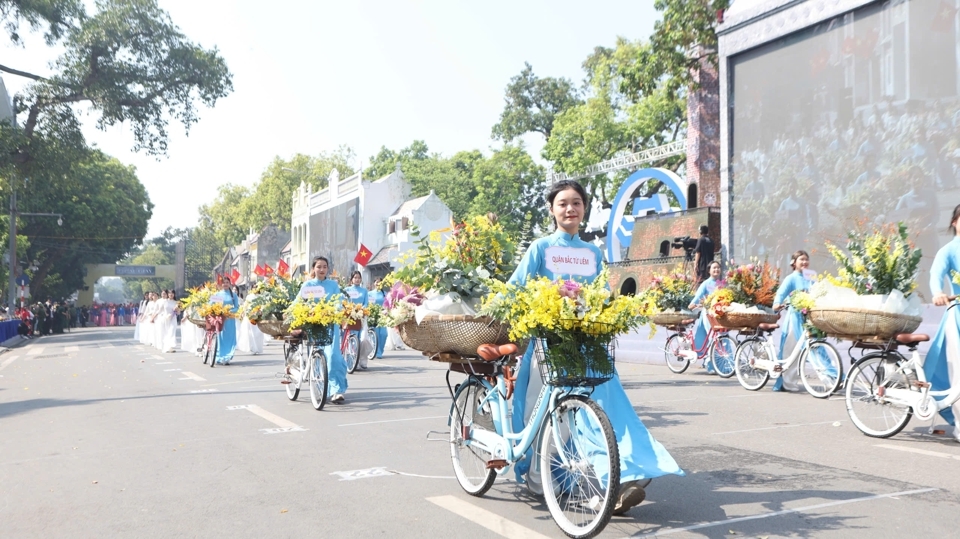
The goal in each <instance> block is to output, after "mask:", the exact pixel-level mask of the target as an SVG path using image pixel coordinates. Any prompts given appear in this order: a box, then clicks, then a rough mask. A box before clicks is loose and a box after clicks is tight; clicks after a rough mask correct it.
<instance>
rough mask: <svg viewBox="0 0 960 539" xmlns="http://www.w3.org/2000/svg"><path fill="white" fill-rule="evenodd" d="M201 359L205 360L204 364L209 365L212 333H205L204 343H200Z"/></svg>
mask: <svg viewBox="0 0 960 539" xmlns="http://www.w3.org/2000/svg"><path fill="white" fill-rule="evenodd" d="M199 352H200V357H202V358H203V364H204V365H206V364H207V360H208V359H210V332H209V331H207V332H204V334H203V341H202V342H201V343H200V350H199Z"/></svg>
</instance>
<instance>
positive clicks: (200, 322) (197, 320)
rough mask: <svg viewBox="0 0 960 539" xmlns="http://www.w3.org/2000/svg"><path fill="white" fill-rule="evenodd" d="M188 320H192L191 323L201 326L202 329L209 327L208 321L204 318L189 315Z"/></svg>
mask: <svg viewBox="0 0 960 539" xmlns="http://www.w3.org/2000/svg"><path fill="white" fill-rule="evenodd" d="M187 322H190V323H191V324H193V325H195V326H197V327H198V328H200V329H204V328H206V327H207V321H206V320H204V319H203V318H189V317H188V318H187Z"/></svg>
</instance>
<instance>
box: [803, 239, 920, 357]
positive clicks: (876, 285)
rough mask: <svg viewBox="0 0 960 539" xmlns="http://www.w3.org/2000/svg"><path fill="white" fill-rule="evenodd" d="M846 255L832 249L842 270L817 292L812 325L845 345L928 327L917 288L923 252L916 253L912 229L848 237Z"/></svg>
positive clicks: (812, 289) (885, 337)
mask: <svg viewBox="0 0 960 539" xmlns="http://www.w3.org/2000/svg"><path fill="white" fill-rule="evenodd" d="M847 238H848V241H847V246H846V247H847V248H846V251H844V250H842V249H840V248H839V247H837V246H836V245H834V244H832V243H828V244H827V249H828V250H829V251H830V254H831V255H832V256H833V257H834V259H835V260H836V261H837V263H838V265H839V270H838V272H837V276H836V277H834V276H832V275H827V276H826V280H825V282H823V283H818V284H817V285H814V287H812V288H811V294H812V295H813V296H814V299H815V303H814V305H813V307H812V308H810V309H809V316H810V322H811V324H813V325H814V326H815V327H817V328H818V329H820V330H821V331H824V332H826V333H827V334H830V335H832V336H836V337H838V338H843V339H853V340H862V339H870V338H872V339H889V338H891V337H893V336H895V335H896V334H898V333H911V332H913V331H915V330H916V329H917V328H918V327H919V326H920V322H921V321H922V319H921V317H920V316H919V315H920V302H919V298H918V297H917V295H916V294H914V293H913V292H914V291H915V290H916V288H917V283H916V279H917V273H918V271H919V267H920V258H921V252H920V249H914V248H913V246H912V245H911V243H910V241H909V237H908V235H907V227H906V226H905V225H904V224H903V223H899V224H898V225H897V226H896V228H895V229H894V228H892V227H878V228H875V229H874V230H873V231H871V232H870V233H858V232H851V233H849V234H848V235H847Z"/></svg>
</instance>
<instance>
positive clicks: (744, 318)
mask: <svg viewBox="0 0 960 539" xmlns="http://www.w3.org/2000/svg"><path fill="white" fill-rule="evenodd" d="M779 319H780V316H779V315H777V314H771V313H756V312H752V313H745V312H736V311H728V312H726V313H724V314H723V316H718V317H717V323H718V324H720V325H721V326H722V327H725V328H755V327H757V326H759V325H760V324H776V323H777V320H779Z"/></svg>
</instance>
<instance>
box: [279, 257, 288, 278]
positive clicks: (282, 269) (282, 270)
mask: <svg viewBox="0 0 960 539" xmlns="http://www.w3.org/2000/svg"><path fill="white" fill-rule="evenodd" d="M288 273H290V266H289V265H288V264H287V263H286V262H284V261H283V260H278V261H277V274H278V275H280V276H282V277H286V276H287V274H288Z"/></svg>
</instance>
